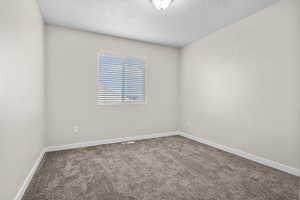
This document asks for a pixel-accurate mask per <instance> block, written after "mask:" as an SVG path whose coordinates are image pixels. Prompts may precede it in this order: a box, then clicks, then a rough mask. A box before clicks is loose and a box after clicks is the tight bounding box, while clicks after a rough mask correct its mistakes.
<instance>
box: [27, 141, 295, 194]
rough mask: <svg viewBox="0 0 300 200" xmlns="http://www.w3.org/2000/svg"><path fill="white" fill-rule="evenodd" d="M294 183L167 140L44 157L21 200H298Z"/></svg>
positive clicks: (186, 143) (281, 175)
mask: <svg viewBox="0 0 300 200" xmlns="http://www.w3.org/2000/svg"><path fill="white" fill-rule="evenodd" d="M298 199H299V178H297V177H295V176H292V175H289V174H287V173H283V172H280V171H278V170H275V169H272V168H269V167H265V166H263V165H260V164H257V163H255V162H252V161H249V160H246V159H243V158H241V157H238V156H235V155H232V154H229V153H226V152H223V151H220V150H217V149H214V148H211V147H208V146H206V145H203V144H199V143H197V142H194V141H191V140H189V139H186V138H183V137H180V136H172V137H165V138H157V139H149V140H142V141H137V142H136V143H134V144H121V143H119V144H108V145H99V146H95V147H87V148H80V149H74V150H66V151H58V152H52V153H47V154H46V156H45V158H44V159H43V162H42V164H41V166H40V168H39V170H38V171H37V173H36V174H35V176H34V178H33V180H32V182H31V184H30V186H29V188H28V189H27V191H26V193H25V196H24V198H23V200H298Z"/></svg>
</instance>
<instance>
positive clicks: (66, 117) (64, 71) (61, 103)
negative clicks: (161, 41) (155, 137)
mask: <svg viewBox="0 0 300 200" xmlns="http://www.w3.org/2000/svg"><path fill="white" fill-rule="evenodd" d="M98 53H110V54H113V55H121V56H130V57H137V58H144V59H146V63H147V73H146V76H147V83H146V93H147V104H141V105H139V104H132V105H97V103H96V98H97V85H96V67H97V54H98ZM178 56H179V50H178V49H175V48H169V47H163V46H158V45H152V44H147V43H142V42H136V41H131V40H127V39H120V38H115V37H110V36H103V35H98V34H93V33H88V32H82V31H78V30H71V29H66V28H61V27H56V26H50V25H47V26H46V58H47V59H46V65H47V67H46V68H47V69H46V74H47V77H46V79H47V80H46V85H47V86H46V87H47V143H48V145H60V144H69V143H76V142H84V141H94V140H99V139H113V138H119V137H127V136H135V135H144V134H149V133H158V132H163V131H171V130H176V129H177V125H178V120H177V116H178V112H177V111H178V101H177V100H178V63H179V62H178ZM74 126H75V127H76V126H77V128H75V129H77V131H78V132H76V131H75V132H74V130H73V128H74Z"/></svg>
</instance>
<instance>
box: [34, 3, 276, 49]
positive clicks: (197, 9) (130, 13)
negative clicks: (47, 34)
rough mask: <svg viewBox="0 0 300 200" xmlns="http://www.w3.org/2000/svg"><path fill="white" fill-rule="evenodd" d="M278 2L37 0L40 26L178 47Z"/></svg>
mask: <svg viewBox="0 0 300 200" xmlns="http://www.w3.org/2000/svg"><path fill="white" fill-rule="evenodd" d="M277 1H278V0H174V2H173V4H172V5H171V6H170V7H169V8H168V9H167V10H166V11H165V12H163V13H162V12H160V11H158V10H156V9H155V8H154V6H153V5H152V4H151V1H150V0H39V3H40V7H41V11H42V14H43V17H44V19H45V22H46V23H48V24H52V25H59V26H65V27H69V28H75V29H80V30H85V31H92V32H96V33H100V34H106V35H113V36H118V37H124V38H129V39H134V40H140V41H145V42H151V43H157V44H162V45H168V46H175V47H182V46H185V45H187V44H189V43H190V42H192V41H194V40H197V39H200V38H202V37H204V36H206V35H207V34H209V33H211V32H214V31H216V30H219V29H221V28H223V27H224V26H227V25H230V24H233V23H235V22H237V21H238V20H240V19H242V18H244V17H247V16H249V15H251V14H253V13H255V12H257V11H259V10H261V9H263V8H265V7H267V6H269V5H271V4H273V3H274V2H277Z"/></svg>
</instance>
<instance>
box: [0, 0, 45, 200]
mask: <svg viewBox="0 0 300 200" xmlns="http://www.w3.org/2000/svg"><path fill="white" fill-rule="evenodd" d="M43 50H44V49H43V22H42V19H41V17H40V13H39V9H38V6H37V3H36V1H35V0H27V1H19V0H1V1H0V188H1V189H0V199H3V200H10V199H13V198H14V196H15V195H16V193H17V191H18V190H19V189H20V187H21V185H22V183H23V181H24V180H25V177H26V176H27V175H28V173H29V171H30V169H31V168H32V166H33V164H34V162H35V160H36V159H37V158H38V156H39V154H40V153H41V149H42V147H43V143H44V139H43V136H44V135H43V108H44V71H43V70H44V67H43Z"/></svg>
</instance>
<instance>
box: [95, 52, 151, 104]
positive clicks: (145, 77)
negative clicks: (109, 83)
mask: <svg viewBox="0 0 300 200" xmlns="http://www.w3.org/2000/svg"><path fill="white" fill-rule="evenodd" d="M103 55H109V56H116V57H120V58H122V59H125V58H132V59H140V60H143V61H144V101H143V102H135V101H132V102H130V101H129V102H128V101H127V102H126V101H124V102H99V101H98V96H99V89H98V88H99V86H98V84H99V82H98V79H99V78H100V67H99V66H100V63H101V62H100V59H101V56H103ZM96 59H97V64H96V104H97V105H101V106H102V105H104V106H105V105H107V106H114V105H134V104H135V105H146V104H148V58H145V57H136V56H127V55H124V54H123V55H121V54H116V53H111V52H108V51H104V52H103V51H101V52H98V53H97V58H96Z"/></svg>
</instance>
